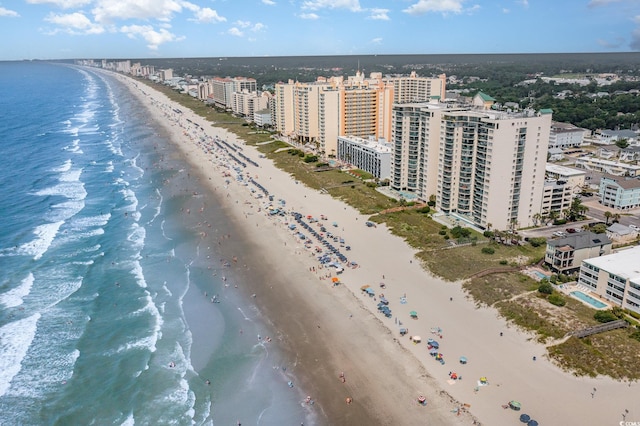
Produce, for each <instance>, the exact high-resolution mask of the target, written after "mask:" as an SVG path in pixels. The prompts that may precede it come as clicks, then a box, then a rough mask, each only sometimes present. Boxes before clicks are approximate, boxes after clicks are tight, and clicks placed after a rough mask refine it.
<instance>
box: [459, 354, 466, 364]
mask: <svg viewBox="0 0 640 426" xmlns="http://www.w3.org/2000/svg"><path fill="white" fill-rule="evenodd" d="M466 363H467V357H466V356H461V357H460V364H466Z"/></svg>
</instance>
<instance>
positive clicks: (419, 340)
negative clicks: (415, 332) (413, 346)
mask: <svg viewBox="0 0 640 426" xmlns="http://www.w3.org/2000/svg"><path fill="white" fill-rule="evenodd" d="M411 340H413V341H414V342H416V343H420V342H422V337H420V336H413V337H412V338H411Z"/></svg>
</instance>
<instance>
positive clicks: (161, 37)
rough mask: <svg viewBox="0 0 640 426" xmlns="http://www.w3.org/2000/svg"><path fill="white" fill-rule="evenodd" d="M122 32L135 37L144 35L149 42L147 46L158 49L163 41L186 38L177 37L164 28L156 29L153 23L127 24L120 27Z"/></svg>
mask: <svg viewBox="0 0 640 426" xmlns="http://www.w3.org/2000/svg"><path fill="white" fill-rule="evenodd" d="M120 32H122V33H125V34H126V35H127V36H128V37H129V38H133V39H135V38H137V36H140V37H142V38H143V39H144V40H145V41H146V42H147V47H148V48H149V49H151V50H158V47H159V46H160V45H161V44H163V43H167V42H170V41H179V40H183V39H184V37H177V36H176V35H175V34H172V33H170V32H169V31H167V30H166V29H164V28H161V29H160V30H159V31H156V30H154V29H153V27H152V26H151V25H125V26H123V27H121V28H120Z"/></svg>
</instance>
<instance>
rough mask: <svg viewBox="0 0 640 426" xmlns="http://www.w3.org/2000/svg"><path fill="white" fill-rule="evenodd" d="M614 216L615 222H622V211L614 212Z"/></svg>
mask: <svg viewBox="0 0 640 426" xmlns="http://www.w3.org/2000/svg"><path fill="white" fill-rule="evenodd" d="M612 218H613V223H619V222H620V213H614V214H613V216H612Z"/></svg>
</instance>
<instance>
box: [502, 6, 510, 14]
mask: <svg viewBox="0 0 640 426" xmlns="http://www.w3.org/2000/svg"><path fill="white" fill-rule="evenodd" d="M509 12H510V10H509V9H507V8H506V7H503V8H502V13H509Z"/></svg>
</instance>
